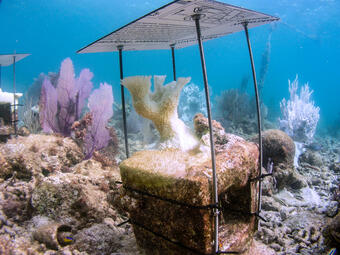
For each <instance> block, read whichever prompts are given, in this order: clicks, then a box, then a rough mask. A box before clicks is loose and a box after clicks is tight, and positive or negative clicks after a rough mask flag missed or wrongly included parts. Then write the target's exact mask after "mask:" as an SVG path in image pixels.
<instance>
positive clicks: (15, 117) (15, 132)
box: [13, 56, 18, 137]
mask: <svg viewBox="0 0 340 255" xmlns="http://www.w3.org/2000/svg"><path fill="white" fill-rule="evenodd" d="M15 93H16V91H15V56H13V100H14V103H13V115H14V117H13V118H14V120H13V123H14V134H15V137H17V136H18V134H17V113H16V109H15V107H16V103H15Z"/></svg>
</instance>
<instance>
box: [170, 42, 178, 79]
mask: <svg viewBox="0 0 340 255" xmlns="http://www.w3.org/2000/svg"><path fill="white" fill-rule="evenodd" d="M170 47H171V55H172V70H173V73H174V81H176V80H177V78H176V62H175V45H174V44H171V45H170Z"/></svg>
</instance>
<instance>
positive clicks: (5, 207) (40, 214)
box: [0, 133, 340, 255]
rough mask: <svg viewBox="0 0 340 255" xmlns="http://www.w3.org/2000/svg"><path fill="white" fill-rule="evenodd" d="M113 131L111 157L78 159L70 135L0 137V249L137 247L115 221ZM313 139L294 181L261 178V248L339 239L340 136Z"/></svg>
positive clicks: (323, 250) (316, 247)
mask: <svg viewBox="0 0 340 255" xmlns="http://www.w3.org/2000/svg"><path fill="white" fill-rule="evenodd" d="M118 137H119V140H120V141H121V142H120V143H119V144H120V145H119V153H118V154H117V155H116V158H115V160H113V159H112V158H111V159H107V158H105V157H101V156H99V155H94V157H93V158H92V159H90V160H86V161H84V160H83V154H82V151H81V149H80V147H79V146H78V145H77V144H76V143H75V142H74V141H73V140H72V139H71V138H64V137H61V136H55V135H42V134H31V135H29V136H19V137H18V138H12V139H9V140H8V141H7V143H2V144H0V169H1V170H0V254H4V255H7V254H8V255H9V254H13V255H19V254H44V255H47V254H49V255H52V254H58V255H71V254H73V255H78V254H82V255H85V254H91V255H93V254H98V255H99V254H140V252H139V250H138V247H137V244H136V240H135V237H134V234H133V231H132V226H131V225H130V224H129V223H126V224H123V225H119V224H120V223H122V222H124V221H125V220H126V219H127V218H128V216H127V214H126V213H125V211H124V206H123V204H124V200H125V199H126V197H125V195H124V193H123V192H122V187H121V185H120V184H119V183H117V181H120V173H119V167H118V163H119V162H120V161H121V160H122V159H123V158H124V147H123V144H124V143H123V139H122V136H121V134H120V133H118ZM315 142H316V144H318V146H311V147H310V148H309V149H307V150H306V151H305V152H304V153H303V154H302V156H300V160H299V166H298V167H297V168H296V169H295V171H296V173H297V174H298V175H299V176H300V177H299V178H300V179H299V183H300V184H299V185H292V183H290V181H291V180H290V179H289V178H288V179H287V187H276V186H275V184H276V183H275V181H274V180H273V178H272V177H269V178H268V179H267V180H266V182H267V183H266V184H265V185H264V191H263V199H262V212H261V215H262V216H263V218H265V219H266V220H267V221H262V220H261V221H260V225H259V230H258V231H257V232H256V234H255V236H254V238H255V240H256V242H257V243H258V244H259V245H263V246H264V247H265V250H266V252H267V254H282V255H283V254H328V252H330V250H331V249H332V248H335V247H336V246H338V245H339V236H340V235H339V223H340V221H339V216H337V217H336V215H337V213H338V203H339V196H340V192H339V181H338V178H339V174H340V166H339V155H340V141H339V140H337V139H335V138H333V137H316V138H315ZM129 144H130V149H131V153H133V152H134V151H137V150H141V149H142V148H143V143H142V137H141V134H134V135H130V136H129ZM107 153H108V152H106V154H105V153H104V155H107ZM294 178H295V177H294ZM294 178H293V179H294ZM301 183H302V184H301ZM269 186H271V187H272V188H271V189H270V188H268V187H269ZM125 202H126V201H125ZM183 228H185V226H183ZM59 235H60V236H59Z"/></svg>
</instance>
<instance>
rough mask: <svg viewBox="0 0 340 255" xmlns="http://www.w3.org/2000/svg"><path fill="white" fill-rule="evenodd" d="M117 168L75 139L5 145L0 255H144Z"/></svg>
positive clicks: (0, 155) (0, 157) (0, 171)
mask: <svg viewBox="0 0 340 255" xmlns="http://www.w3.org/2000/svg"><path fill="white" fill-rule="evenodd" d="M119 180H120V175H119V170H118V167H117V165H112V166H105V164H103V163H101V162H98V161H96V160H94V159H91V160H85V161H84V160H83V153H82V151H81V149H80V148H79V147H78V145H77V144H76V143H75V142H74V141H73V140H72V139H70V138H64V137H58V136H52V135H30V136H28V137H18V138H13V139H10V140H9V141H8V142H7V143H6V144H1V145H0V254H4V255H10V254H14V255H21V254H22V255H24V254H25V255H26V254H50V255H52V254H64V255H71V254H83V255H85V254H112V253H118V254H121V253H122V254H138V250H137V247H136V243H135V239H134V236H133V234H132V231H131V227H130V225H129V224H126V225H124V226H121V227H118V225H119V223H121V222H123V221H124V220H125V219H124V212H122V213H121V214H120V213H118V211H117V210H119V209H118V208H119V206H115V201H118V200H117V199H115V197H116V196H117V194H119V191H118V188H119V187H118V186H117V184H116V181H119Z"/></svg>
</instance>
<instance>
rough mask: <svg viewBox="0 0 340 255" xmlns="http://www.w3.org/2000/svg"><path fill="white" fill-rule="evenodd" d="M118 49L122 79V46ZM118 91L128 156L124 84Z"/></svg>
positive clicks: (127, 154)
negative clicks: (120, 97)
mask: <svg viewBox="0 0 340 255" xmlns="http://www.w3.org/2000/svg"><path fill="white" fill-rule="evenodd" d="M117 48H118V51H119V68H120V79H121V80H123V78H124V75H123V46H122V45H120V46H118V47H117ZM120 92H121V96H122V109H123V128H124V139H125V152H126V157H127V158H128V157H130V155H129V144H128V137H127V126H126V109H125V95H124V86H123V85H122V84H120Z"/></svg>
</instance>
